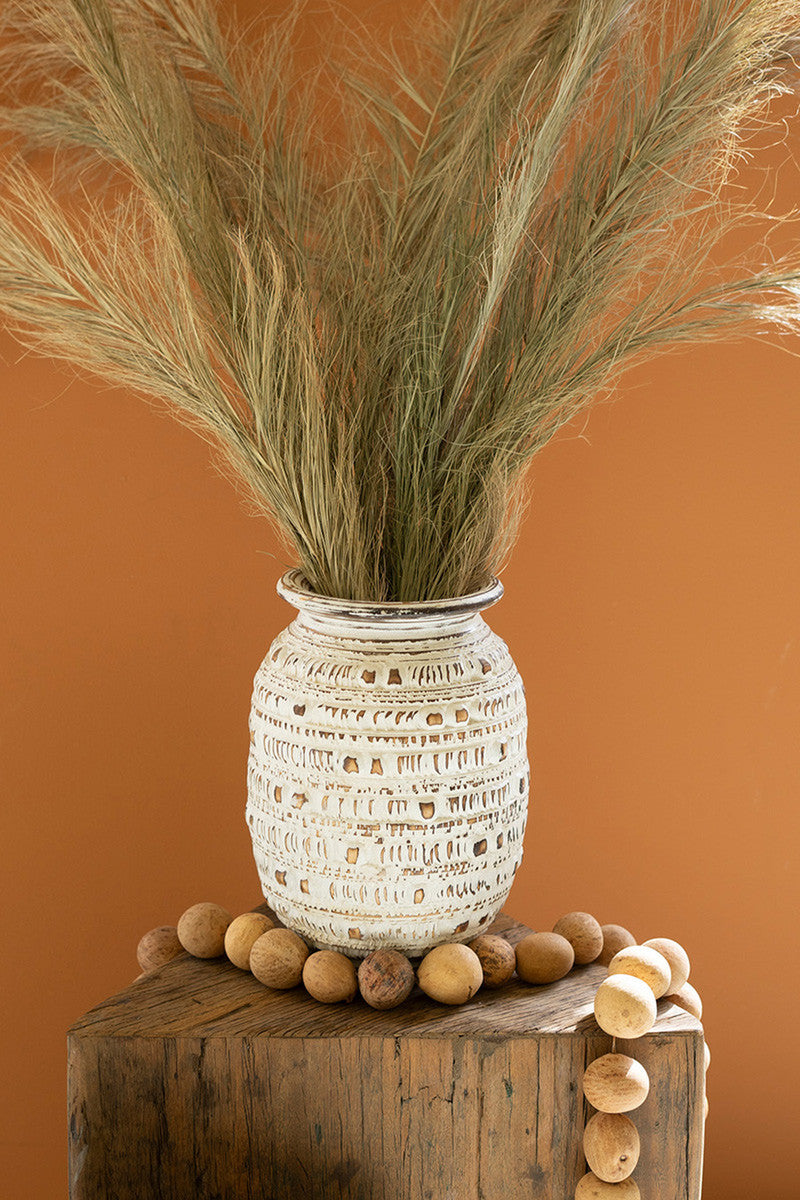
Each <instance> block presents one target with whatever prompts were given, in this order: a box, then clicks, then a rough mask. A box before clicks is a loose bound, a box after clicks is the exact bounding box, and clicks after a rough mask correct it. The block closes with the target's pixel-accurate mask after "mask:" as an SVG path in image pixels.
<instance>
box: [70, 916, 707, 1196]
mask: <svg viewBox="0 0 800 1200" xmlns="http://www.w3.org/2000/svg"><path fill="white" fill-rule="evenodd" d="M263 911H268V910H267V909H266V907H264V910H263ZM492 931H493V932H496V933H502V934H503V935H504V936H506V937H508V939H509V940H510V941H512V942H516V941H518V940H519V939H520V938H521V937H523V936H524V935H525V934H526V933H528V932H530V931H529V930H528V929H527V928H526V927H525V926H522V925H520V924H518V923H517V922H515V921H513V920H511V919H510V918H509V917H507V916H505V915H503V916H501V917H500V918H498V920H497V921H496V922H495V924H494V925H493V926H492ZM605 974H606V970H605V968H604V967H598V966H588V967H579V968H576V969H575V970H574V971H573V972H572V974H570V975H569V976H568V977H567V978H566V979H564V980H562V981H561V982H559V983H554V984H549V985H546V986H544V987H538V988H537V987H532V986H530V985H528V984H524V983H521V982H518V981H516V978H515V980H514V981H513V982H512V983H511V984H509V985H508V986H507V987H505V988H503V989H501V990H500V991H497V992H489V991H486V992H479V993H478V996H477V997H476V998H475V999H474V1000H473V1001H472V1002H471V1003H470V1004H468V1005H465V1006H464V1007H462V1008H445V1007H442V1006H440V1005H437V1004H434V1003H433V1002H432V1001H430V1000H428V999H427V998H426V997H425V996H423V995H422V994H421V993H420V992H419V991H416V992H415V993H414V994H413V996H412V997H411V999H410V1000H408V1001H407V1002H406V1003H405V1004H404V1005H403V1006H402V1007H401V1008H398V1009H395V1010H393V1011H390V1012H376V1011H374V1010H373V1009H370V1008H368V1007H367V1006H366V1005H365V1004H364V1003H363V1002H362V1001H361V1000H360V999H357V1000H356V1001H355V1002H354V1003H353V1004H350V1005H337V1006H325V1005H321V1004H318V1003H316V1002H315V1001H314V1000H312V999H311V998H310V997H309V996H307V995H306V994H305V993H304V992H303V991H302V989H300V988H298V989H295V990H293V991H290V992H272V991H268V990H267V989H265V988H263V987H262V986H261V985H260V984H259V983H257V982H256V980H254V979H253V977H252V976H251V975H249V974H247V973H245V972H243V971H240V970H238V969H237V968H236V967H234V966H232V965H231V964H230V963H228V962H226V961H224V960H214V961H205V962H203V961H199V960H197V959H192V958H190V957H189V956H188V955H184V956H182V957H181V958H178V959H175V960H173V961H172V962H169V963H167V964H166V965H165V966H163V967H161V968H160V969H159V970H157V971H155V972H153V973H152V974H150V975H148V976H146V977H145V978H144V979H141V980H139V981H138V982H136V983H134V984H132V985H131V986H130V987H128V988H126V989H125V991H123V992H120V993H119V995H117V996H113V997H112V998H111V999H109V1000H107V1001H105V1002H104V1003H103V1004H100V1005H99V1006H98V1007H97V1008H94V1009H92V1010H91V1011H90V1012H88V1013H87V1014H86V1015H85V1016H84V1017H83V1018H81V1020H79V1021H78V1022H77V1023H76V1024H75V1025H74V1026H73V1028H72V1029H71V1030H70V1033H69V1103H70V1120H69V1140H70V1197H71V1198H72V1200H249V1198H252V1200H301V1198H302V1200H523V1198H524V1200H572V1196H573V1194H574V1190H575V1185H576V1183H577V1182H578V1180H579V1179H580V1177H581V1176H582V1175H583V1173H584V1172H585V1170H586V1166H585V1162H584V1158H583V1152H582V1149H581V1143H582V1137H583V1128H584V1125H585V1122H586V1119H587V1116H588V1115H589V1114H590V1112H591V1110H590V1109H589V1108H588V1106H587V1104H586V1102H585V1101H584V1099H583V1093H582V1089H581V1078H582V1075H583V1070H584V1067H585V1065H586V1064H587V1063H588V1062H590V1061H591V1060H592V1059H594V1058H597V1057H598V1056H599V1055H601V1054H605V1053H607V1052H608V1051H609V1050H610V1049H611V1039H610V1038H609V1037H607V1036H606V1035H605V1034H604V1033H602V1032H601V1031H600V1030H599V1029H598V1026H597V1024H596V1022H595V1020H594V1016H593V1014H592V1004H593V999H594V992H595V989H596V987H597V984H598V983H599V981H600V980H601V979H602V978H604V976H605ZM658 1008H659V1017H658V1021H657V1023H656V1026H655V1028H654V1029H653V1031H652V1032H651V1033H650V1034H648V1035H647V1036H646V1037H644V1038H640V1039H639V1040H638V1041H636V1042H635V1043H624V1042H621V1041H619V1040H618V1041H617V1043H616V1049H617V1050H619V1051H621V1052H624V1053H631V1054H633V1055H635V1057H636V1058H638V1059H639V1061H640V1062H641V1063H643V1064H644V1066H645V1067H646V1069H647V1071H648V1074H649V1076H650V1080H651V1089H650V1095H649V1097H648V1099H647V1100H646V1101H645V1103H644V1104H643V1105H642V1107H641V1108H639V1109H638V1110H636V1111H635V1112H634V1113H631V1114H630V1115H631V1117H632V1118H633V1120H634V1121H635V1123H636V1125H637V1127H638V1129H639V1132H640V1134H641V1141H642V1153H641V1158H640V1160H639V1165H638V1167H637V1169H636V1172H635V1174H634V1178H635V1179H636V1181H637V1183H638V1185H639V1188H640V1190H641V1194H642V1198H643V1200H699V1197H700V1180H701V1172H702V1157H703V1095H704V1070H703V1033H702V1027H701V1026H700V1024H699V1022H697V1021H696V1020H695V1019H694V1018H693V1017H691V1016H689V1015H688V1014H687V1013H685V1012H683V1011H682V1010H681V1009H678V1008H676V1007H675V1006H674V1005H672V1004H669V1003H667V1002H665V1001H659V1005H658Z"/></svg>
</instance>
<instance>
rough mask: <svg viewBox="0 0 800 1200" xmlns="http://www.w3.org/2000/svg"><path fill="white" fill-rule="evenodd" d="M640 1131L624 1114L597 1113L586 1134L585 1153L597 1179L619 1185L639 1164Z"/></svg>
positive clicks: (584, 1139)
mask: <svg viewBox="0 0 800 1200" xmlns="http://www.w3.org/2000/svg"><path fill="white" fill-rule="evenodd" d="M640 1149H641V1146H640V1142H639V1131H638V1129H637V1128H636V1126H635V1125H634V1123H633V1121H631V1120H630V1118H629V1117H624V1116H623V1115H622V1113H603V1112H598V1113H595V1115H594V1116H593V1117H592V1119H591V1120H590V1121H589V1122H588V1124H587V1126H586V1129H585V1130H584V1133H583V1153H584V1154H585V1156H586V1161H587V1163H588V1164H589V1166H590V1168H591V1169H592V1171H594V1173H595V1175H596V1176H597V1178H598V1179H602V1180H603V1181H604V1182H605V1183H619V1182H620V1180H622V1179H627V1178H628V1176H629V1175H630V1174H631V1173H632V1171H633V1170H634V1168H635V1166H636V1164H637V1162H638V1161H639V1152H640Z"/></svg>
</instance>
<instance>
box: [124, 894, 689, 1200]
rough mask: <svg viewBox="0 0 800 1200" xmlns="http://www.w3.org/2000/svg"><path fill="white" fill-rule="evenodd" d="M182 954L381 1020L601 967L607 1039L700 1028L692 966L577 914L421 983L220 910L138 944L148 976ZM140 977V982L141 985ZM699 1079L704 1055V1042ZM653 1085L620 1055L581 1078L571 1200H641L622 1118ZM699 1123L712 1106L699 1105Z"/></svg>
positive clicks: (433, 967) (457, 955)
mask: <svg viewBox="0 0 800 1200" xmlns="http://www.w3.org/2000/svg"><path fill="white" fill-rule="evenodd" d="M183 950H187V951H188V952H189V953H190V954H193V955H194V956H195V957H196V958H216V957H220V956H221V955H222V954H223V953H225V954H227V956H228V958H229V959H230V961H231V962H232V963H233V964H234V965H235V966H238V967H240V968H241V969H242V970H247V969H249V970H250V971H251V972H252V974H253V976H254V977H255V978H256V979H258V980H259V981H260V982H261V983H263V984H264V985H265V986H266V987H269V988H276V989H287V988H293V987H296V986H297V985H298V984H299V983H300V982H301V981H302V983H303V984H304V986H305V989H306V991H307V993H308V994H309V995H310V996H312V997H313V998H314V999H315V1000H317V1001H319V1002H320V1003H322V1004H339V1003H348V1002H350V1001H352V1000H353V999H354V998H355V996H356V994H357V993H358V992H360V994H361V997H362V998H363V1000H364V1001H365V1002H366V1003H367V1004H368V1005H370V1007H372V1008H374V1009H377V1010H387V1009H392V1008H395V1007H397V1006H398V1005H399V1004H402V1003H403V1002H404V1001H405V1000H406V999H407V998H408V997H409V996H410V995H411V993H412V991H413V990H414V985H415V983H418V984H419V987H420V989H421V990H422V991H423V992H424V993H425V994H426V995H427V996H429V997H430V998H431V999H433V1000H435V1001H437V1002H438V1003H441V1004H450V1005H458V1004H465V1003H467V1002H468V1001H469V1000H471V999H472V997H473V996H474V995H475V994H476V992H478V991H479V990H480V988H481V987H485V988H488V989H495V988H499V987H502V986H503V984H505V983H507V982H508V981H509V980H510V979H511V977H512V975H513V974H514V971H515V969H516V973H517V975H518V976H519V978H520V979H521V980H523V981H525V982H527V983H530V984H534V985H538V986H546V985H547V984H550V983H554V982H556V981H557V980H559V979H563V978H564V976H565V975H567V974H568V973H569V971H570V970H571V969H572V967H573V966H574V965H576V964H586V963H591V962H598V963H600V964H602V965H604V966H606V967H608V974H607V976H606V978H605V979H604V980H603V981H602V982H601V983H600V985H599V987H598V989H597V992H596V994H595V1002H594V1011H595V1018H596V1020H597V1023H598V1025H599V1026H600V1028H601V1029H602V1030H603V1031H604V1032H606V1033H608V1034H610V1035H611V1037H612V1038H614V1039H615V1038H617V1037H621V1038H625V1039H635V1038H637V1037H641V1036H643V1035H644V1034H646V1033H647V1032H649V1030H650V1029H652V1027H653V1024H654V1022H655V1017H656V1000H657V999H659V998H662V997H663V998H664V999H665V1000H666V1001H669V1002H670V1003H673V1004H675V1005H677V1006H678V1007H680V1008H683V1009H685V1011H686V1012H688V1013H690V1014H691V1015H692V1016H694V1017H696V1018H697V1020H700V1019H701V1017H702V1013H703V1005H702V1000H701V998H700V996H699V994H698V992H697V991H696V989H695V988H694V987H693V985H692V984H690V983H689V982H688V979H689V973H690V969H691V968H690V963H689V957H688V955H687V954H686V951H685V950H684V949H683V947H682V946H681V945H680V944H679V943H678V942H675V941H673V940H672V939H670V938H651V939H650V940H649V941H647V942H644V943H642V945H637V944H636V943H635V941H634V939H633V935H632V934H631V933H630V932H629V931H628V930H627V929H625V927H624V926H622V925H603V926H601V925H600V924H599V923H598V922H597V921H596V920H595V918H594V917H593V916H591V915H590V914H589V913H584V912H572V913H567V914H566V915H565V916H563V917H561V918H560V920H559V921H557V922H556V924H555V925H554V927H553V931H552V932H551V933H530V934H528V935H527V936H526V937H524V938H522V940H521V941H520V942H519V943H518V944H517V945H516V947H513V946H512V945H511V944H510V943H509V942H508V941H507V940H506V939H505V938H502V937H500V936H498V935H496V934H481V935H480V936H479V937H477V938H475V939H474V940H473V941H472V942H470V943H469V945H465V944H464V943H462V942H450V943H443V944H442V945H440V946H435V947H434V948H433V949H432V950H429V951H428V953H427V954H426V955H425V956H424V958H423V959H422V960H421V962H420V964H419V967H418V970H417V973H416V974H415V971H414V967H413V966H412V964H411V962H410V961H409V959H408V958H406V956H405V955H403V954H401V953H400V952H399V951H396V950H380V949H379V950H374V951H373V952H372V953H371V954H369V955H367V957H366V958H364V959H363V960H362V961H361V962H360V964H359V965H358V968H356V964H355V963H354V962H353V960H352V959H350V958H348V957H347V956H346V955H344V954H341V953H339V952H338V951H333V950H312V949H311V948H310V947H309V946H308V945H307V943H306V942H305V941H304V940H303V938H301V937H299V936H298V935H297V934H296V933H294V932H292V931H291V930H290V929H285V928H283V927H275V926H274V924H273V922H272V921H271V920H270V918H269V917H266V916H265V915H264V914H262V913H257V912H250V913H243V914H242V915H241V916H239V917H237V918H236V919H235V920H234V919H233V918H232V917H231V915H230V913H229V912H228V911H227V910H226V909H224V908H221V907H220V906H219V905H217V904H211V903H201V904H195V905H192V907H191V908H189V909H187V910H186V912H185V913H183V915H182V916H181V918H180V920H179V921H178V925H177V928H176V927H174V926H168V925H164V926H159V927H158V928H156V929H151V930H150V931H149V932H148V933H146V934H144V936H143V937H142V939H141V940H140V942H139V945H138V947H137V958H138V961H139V965H140V967H141V968H142V970H143V973H144V974H147V973H148V972H149V971H151V970H154V969H156V968H157V967H159V966H162V965H164V964H165V963H167V962H169V961H170V959H172V958H174V957H176V956H177V955H178V954H180V953H182V952H183ZM144 974H143V975H140V976H139V977H138V978H140V979H141V978H143V977H144ZM703 1052H704V1067H705V1070H706V1071H707V1070H708V1066H709V1064H710V1062H711V1052H710V1050H709V1048H708V1044H707V1043H705V1042H704V1045H703ZM649 1090H650V1080H649V1078H648V1075H647V1072H646V1071H645V1069H644V1067H643V1066H642V1065H641V1063H638V1062H637V1061H636V1059H634V1058H631V1057H630V1056H629V1055H626V1054H618V1053H616V1051H615V1047H614V1044H613V1042H612V1049H611V1053H609V1054H603V1055H601V1056H600V1057H599V1058H597V1059H595V1060H594V1061H593V1062H591V1063H589V1065H588V1066H587V1068H586V1070H585V1072H584V1076H583V1093H584V1095H585V1097H586V1099H587V1101H588V1102H589V1104H590V1105H591V1106H592V1107H593V1108H594V1109H596V1110H597V1111H596V1112H595V1113H594V1115H593V1116H591V1117H590V1119H589V1121H588V1122H587V1125H586V1129H585V1131H584V1139H583V1148H584V1154H585V1157H586V1161H587V1165H588V1167H589V1170H588V1172H587V1173H586V1174H585V1175H584V1176H583V1178H582V1179H581V1180H580V1181H579V1183H578V1184H577V1187H576V1189H575V1200H604V1198H605V1200H640V1192H639V1188H638V1186H637V1184H636V1182H635V1181H634V1180H633V1179H632V1178H631V1174H632V1172H633V1171H634V1169H635V1167H636V1164H637V1162H638V1158H639V1149H640V1146H639V1134H638V1131H637V1129H636V1126H635V1125H634V1123H633V1121H631V1120H630V1119H629V1118H628V1117H627V1116H625V1115H624V1114H626V1113H629V1112H633V1111H635V1110H636V1109H637V1108H638V1107H639V1106H640V1105H641V1104H643V1103H644V1101H645V1100H646V1098H647V1095H648V1093H649ZM704 1114H705V1116H707V1115H708V1100H707V1098H705V1097H704Z"/></svg>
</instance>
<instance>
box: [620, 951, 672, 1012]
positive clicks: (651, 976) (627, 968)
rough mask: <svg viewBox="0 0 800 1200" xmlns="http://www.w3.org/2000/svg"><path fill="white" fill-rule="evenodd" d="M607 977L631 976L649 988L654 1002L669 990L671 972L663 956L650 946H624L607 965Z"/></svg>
mask: <svg viewBox="0 0 800 1200" xmlns="http://www.w3.org/2000/svg"><path fill="white" fill-rule="evenodd" d="M608 973H609V975H631V976H633V978H634V979H641V980H642V981H643V982H644V983H646V984H647V985H648V987H650V989H651V990H652V993H653V995H654V996H655V998H656V1000H658V998H659V996H665V995H666V994H667V991H668V990H669V981H670V979H671V978H672V971H671V968H670V965H669V963H668V962H667V960H666V959H665V958H664V955H663V954H659V952H658V951H657V950H654V949H653V948H652V946H626V947H625V949H624V950H620V951H619V953H618V954H615V955H614V957H613V958H612V960H611V962H610V963H609V964H608Z"/></svg>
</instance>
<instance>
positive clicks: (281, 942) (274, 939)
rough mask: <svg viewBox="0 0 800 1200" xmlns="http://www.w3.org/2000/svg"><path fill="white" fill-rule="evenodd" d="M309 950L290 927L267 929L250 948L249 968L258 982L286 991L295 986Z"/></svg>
mask: <svg viewBox="0 0 800 1200" xmlns="http://www.w3.org/2000/svg"><path fill="white" fill-rule="evenodd" d="M308 955H309V949H308V946H307V945H306V943H305V942H304V941H303V939H302V938H301V937H299V936H298V934H296V933H293V932H292V930H291V929H268V930H267V932H266V933H262V934H261V937H259V938H256V940H255V941H254V942H253V947H252V949H251V951H250V970H251V971H252V972H253V974H254V975H255V977H256V979H257V980H258V981H259V983H263V984H265V985H266V986H267V987H270V988H276V989H278V990H279V991H285V990H286V989H287V988H293V987H297V985H298V983H299V982H300V980H301V979H302V978H303V967H304V965H305V961H306V959H307V958H308Z"/></svg>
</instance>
